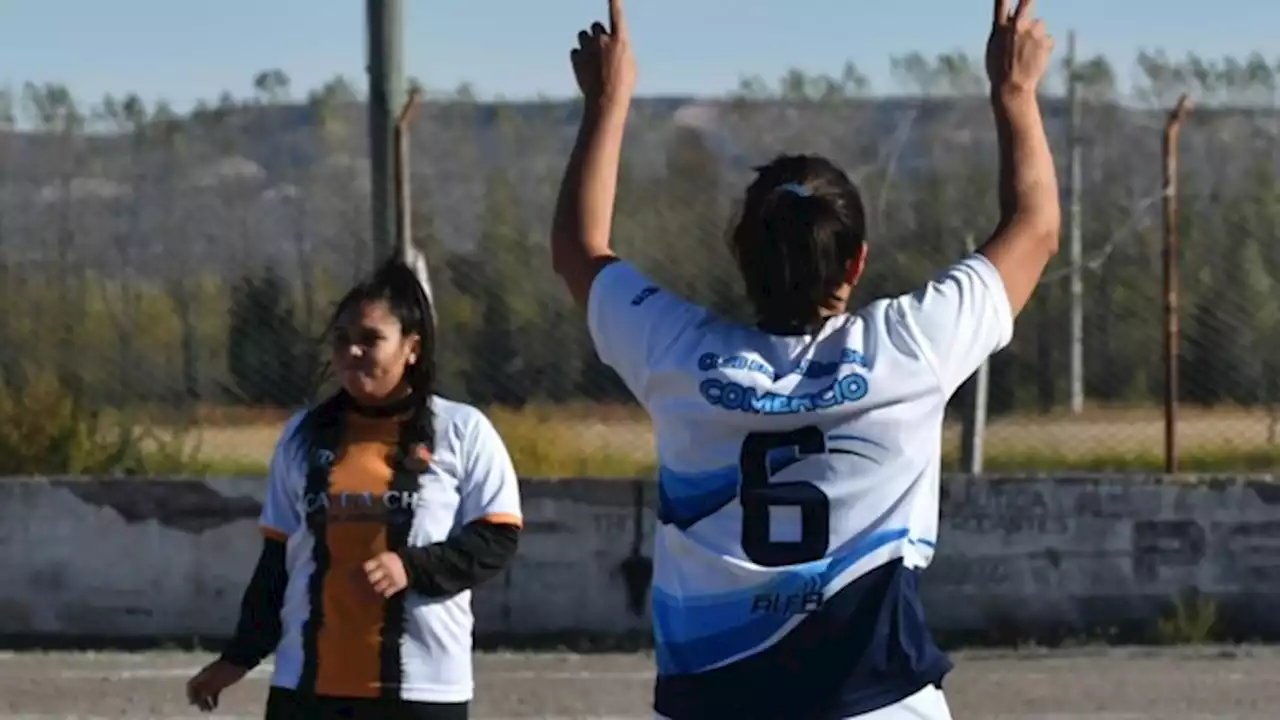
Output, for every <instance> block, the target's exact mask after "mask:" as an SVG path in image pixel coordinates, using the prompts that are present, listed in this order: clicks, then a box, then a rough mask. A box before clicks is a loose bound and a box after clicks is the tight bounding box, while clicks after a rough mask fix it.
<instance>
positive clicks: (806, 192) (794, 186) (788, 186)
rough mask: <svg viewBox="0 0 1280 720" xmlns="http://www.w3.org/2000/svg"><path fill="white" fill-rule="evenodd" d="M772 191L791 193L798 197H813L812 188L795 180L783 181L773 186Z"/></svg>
mask: <svg viewBox="0 0 1280 720" xmlns="http://www.w3.org/2000/svg"><path fill="white" fill-rule="evenodd" d="M773 191H774V192H778V193H791V194H792V195H798V196H799V197H806V198H807V197H813V191H812V190H810V189H809V188H807V187H805V186H804V185H801V184H800V183H797V182H789V183H783V184H781V185H779V186H778V187H776V188H774V190H773Z"/></svg>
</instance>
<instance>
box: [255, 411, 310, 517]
mask: <svg viewBox="0 0 1280 720" xmlns="http://www.w3.org/2000/svg"><path fill="white" fill-rule="evenodd" d="M304 415H305V413H298V414H297V415H294V416H293V418H291V419H290V420H289V422H287V423H285V427H284V430H282V431H281V433H280V439H279V440H277V441H276V447H275V450H274V451H272V453H271V464H270V466H269V467H268V468H267V493H266V497H264V498H263V500H262V513H261V514H260V515H259V517H258V526H259V527H260V528H261V529H262V534H263V535H264V536H266V537H269V538H273V539H276V540H284V539H286V538H288V537H289V536H290V535H293V534H294V533H295V532H297V531H298V529H299V528H301V527H302V508H301V505H302V502H301V501H302V490H303V486H304V484H305V483H306V478H305V477H303V475H304V474H305V473H306V462H305V461H301V460H302V455H303V454H304V453H303V451H302V439H301V438H299V437H298V425H299V424H300V423H301V421H302V418H303V416H304Z"/></svg>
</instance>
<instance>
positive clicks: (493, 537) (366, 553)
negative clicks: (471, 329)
mask: <svg viewBox="0 0 1280 720" xmlns="http://www.w3.org/2000/svg"><path fill="white" fill-rule="evenodd" d="M329 335H330V337H331V339H332V352H333V356H332V364H333V366H334V367H335V368H336V369H337V371H338V374H339V378H340V380H341V384H342V388H341V390H340V391H338V393H337V394H335V395H334V396H333V397H331V398H329V399H328V400H326V401H324V402H322V403H321V404H319V405H318V406H317V407H315V408H312V409H310V410H308V411H304V412H301V413H299V414H298V415H296V416H295V417H294V418H293V419H291V420H290V421H289V423H288V424H287V426H286V427H285V430H284V433H283V435H282V437H281V439H280V441H279V444H278V445H277V446H276V450H275V455H274V457H273V458H272V460H271V467H270V476H269V479H268V481H267V493H266V500H265V502H264V503H263V508H262V516H261V526H262V532H263V535H264V536H265V539H264V543H263V549H262V555H261V557H260V558H259V559H258V565H257V568H256V569H255V571H254V573H253V578H252V580H251V581H250V583H249V587H248V589H247V590H246V591H245V594H244V600H243V603H242V605H241V615H240V621H239V624H238V625H237V627H236V632H235V637H234V639H233V640H232V641H231V643H230V644H229V645H228V647H227V648H226V650H225V651H224V652H223V653H222V655H221V657H219V658H218V659H217V660H215V661H214V662H213V663H211V664H210V665H209V666H208V667H206V668H204V669H203V670H201V671H200V673H199V674H197V675H196V676H195V677H194V678H192V679H191V681H190V682H189V683H188V684H187V694H188V698H189V699H190V700H191V702H192V703H194V704H197V705H199V706H201V707H202V708H203V709H205V710H211V709H212V708H213V707H214V706H216V704H217V700H218V696H219V693H221V692H222V691H223V690H225V689H226V688H227V687H229V686H231V685H232V684H234V683H235V682H237V681H238V680H240V679H241V678H242V677H244V675H245V673H246V672H248V671H249V670H250V669H252V668H253V667H255V666H256V665H258V663H260V662H261V661H262V660H263V659H265V658H266V657H267V655H269V654H271V653H272V652H274V653H275V673H274V675H273V677H272V680H271V691H270V695H269V697H268V700H267V710H266V717H267V718H268V720H283V719H285V718H298V719H299V720H301V719H304V718H305V719H306V720H323V719H324V718H338V717H341V718H371V719H372V718H378V719H379V720H382V719H397V718H404V719H406V720H407V719H409V718H413V719H421V720H454V719H465V718H466V717H467V710H468V706H469V703H470V700H471V697H472V676H471V672H472V669H471V637H472V621H473V618H472V614H471V595H470V589H471V588H473V587H475V586H476V585H477V584H479V583H482V582H484V581H485V580H487V579H488V578H491V577H493V576H494V575H496V574H497V573H498V572H499V571H500V570H501V569H502V568H503V567H504V566H505V564H506V563H507V561H508V560H509V559H510V558H511V556H512V555H513V554H514V553H515V550H516V545H517V541H518V536H519V531H520V527H521V510H520V496H519V489H518V486H517V481H516V474H515V471H514V469H513V468H512V465H511V459H510V457H509V456H508V454H507V450H506V448H505V446H504V445H503V443H502V440H501V438H499V437H498V434H497V432H496V431H495V430H494V428H493V426H492V425H491V424H490V422H489V420H488V419H487V418H486V417H485V416H484V415H483V414H482V413H481V412H480V411H479V410H477V409H475V408H473V407H470V406H468V405H463V404H461V403H457V402H450V401H448V400H445V399H443V398H441V397H438V396H436V395H435V394H434V393H433V385H434V382H435V363H434V352H435V336H434V327H433V323H432V316H431V306H430V301H429V300H428V298H427V296H426V293H425V292H424V291H423V288H422V286H421V284H420V283H419V282H418V279H417V277H416V276H415V275H414V273H413V271H412V270H411V269H410V268H409V266H407V265H405V264H404V263H402V262H400V261H391V262H388V263H387V264H385V265H384V266H383V267H381V268H380V269H379V270H378V271H377V273H376V274H375V275H374V276H373V278H372V279H371V280H369V281H368V282H366V283H363V284H361V285H359V286H357V287H356V288H354V289H352V290H351V291H350V292H349V293H348V294H347V296H346V297H344V298H343V299H342V301H341V302H340V303H339V304H338V307H337V310H336V312H335V314H334V317H333V320H332V321H331V323H330V334H329Z"/></svg>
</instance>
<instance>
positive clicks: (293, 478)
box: [220, 413, 305, 670]
mask: <svg viewBox="0 0 1280 720" xmlns="http://www.w3.org/2000/svg"><path fill="white" fill-rule="evenodd" d="M301 416H302V414H301V413H300V414H299V415H298V416H296V417H295V418H294V419H293V420H292V421H290V422H289V423H288V425H286V427H285V429H284V432H283V433H282V434H281V437H280V440H279V441H278V442H277V443H276V448H275V451H274V452H273V453H272V457H271V464H270V467H269V468H268V473H267V492H266V497H265V498H264V499H263V502H262V512H261V514H260V515H259V518H258V526H259V529H260V530H261V532H262V552H261V553H260V554H259V555H258V563H257V565H256V566H255V567H254V569H253V575H252V577H251V578H250V580H249V585H248V587H247V588H245V591H244V595H243V597H242V598H241V601H240V618H239V620H238V622H237V623H236V631H235V635H234V636H233V637H232V639H231V642H229V643H228V644H227V647H226V648H225V649H224V650H223V652H222V654H221V656H220V659H221V660H223V661H225V662H228V663H230V664H232V665H235V666H236V667H239V668H243V669H245V670H251V669H253V668H254V667H257V666H258V664H259V663H261V662H262V661H263V660H265V659H266V658H267V656H268V655H270V654H271V653H272V652H273V651H275V649H276V645H277V644H279V642H280V635H281V632H282V625H281V619H280V611H281V608H282V607H283V606H284V594H285V586H286V585H287V584H288V580H289V574H288V570H287V567H286V565H285V546H286V543H287V542H288V538H289V536H291V535H293V534H294V533H295V532H298V531H299V530H300V529H301V528H302V522H303V518H302V510H301V506H302V503H301V493H302V489H303V478H302V474H303V473H304V472H305V465H304V463H302V462H300V458H303V457H305V453H303V452H302V451H301V449H300V448H301V447H302V445H301V442H302V438H301V437H299V435H298V432H297V425H298V422H299V421H300V419H301Z"/></svg>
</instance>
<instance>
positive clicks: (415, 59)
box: [0, 0, 1280, 109]
mask: <svg viewBox="0 0 1280 720" xmlns="http://www.w3.org/2000/svg"><path fill="white" fill-rule="evenodd" d="M3 4H4V5H5V8H4V12H3V13H2V14H0V18H2V21H0V83H7V84H9V85H11V86H17V85H19V84H20V83H22V82H23V81H26V80H36V81H50V82H63V83H66V84H67V85H69V86H70V87H71V88H72V89H73V90H74V91H75V92H76V94H77V96H79V97H82V98H85V99H88V98H98V97H101V96H102V95H103V94H104V93H108V92H117V93H118V92H126V91H135V92H138V93H139V94H141V95H142V96H143V97H144V98H145V99H148V100H154V99H156V98H159V97H164V98H167V99H169V100H170V101H171V102H173V103H174V105H175V106H176V107H177V108H179V109H185V108H187V107H189V106H190V104H191V103H192V102H193V101H194V100H196V99H198V98H202V97H203V98H208V97H213V96H216V95H217V94H218V93H219V92H220V91H221V90H223V89H229V90H232V91H233V92H236V93H237V94H242V93H248V92H249V91H250V90H251V79H252V77H253V74H254V73H255V72H256V71H257V70H260V69H264V68H270V67H279V68H281V69H283V70H285V71H286V72H287V73H289V75H290V76H291V77H292V78H293V80H294V83H295V87H297V88H299V89H307V88H310V87H313V86H315V85H318V84H319V83H320V82H322V81H323V80H325V79H327V78H329V77H331V76H333V75H334V74H338V73H343V74H346V75H348V76H349V77H350V78H352V79H353V80H354V81H356V82H358V83H360V84H361V85H363V83H364V75H363V66H364V51H365V49H364V44H365V43H364V3H363V2H359V1H358V0H309V1H308V0H214V1H208V2H198V1H197V0H111V1H108V0H7V1H6V2H4V3H3ZM990 5H991V3H990V1H989V0H913V1H907V2H904V1H901V0H899V1H898V2H882V3H871V2H863V1H860V0H791V1H790V2H787V1H786V0H631V2H630V4H629V6H628V10H629V12H628V16H629V18H630V21H631V27H632V35H633V41H634V43H635V46H636V54H637V59H638V61H639V65H640V83H639V88H638V91H639V92H640V93H642V94H657V93H718V92H722V91H724V90H727V89H730V88H732V87H734V86H736V85H737V80H738V77H739V76H740V75H742V74H752V73H754V74H760V75H763V76H764V77H766V78H767V79H770V80H772V79H774V78H776V77H777V76H779V75H781V74H782V72H783V71H785V70H786V69H787V68H789V67H800V68H802V69H804V70H808V71H811V72H823V71H829V72H838V71H839V69H840V68H841V67H842V66H843V64H844V62H845V61H846V60H853V61H854V62H856V63H857V64H858V65H859V66H860V67H861V68H862V70H863V72H865V73H867V74H868V75H869V76H870V77H871V78H872V81H873V84H874V85H875V86H878V87H885V86H887V85H888V83H889V75H888V66H889V63H888V59H889V57H890V56H891V55H894V54H901V53H905V52H908V51H911V50H920V51H922V52H926V53H936V52H940V51H945V50H949V49H955V48H962V49H965V50H968V51H969V52H971V53H974V54H977V53H979V52H980V51H981V48H982V44H983V40H984V38H985V35H986V31H987V28H988V24H989V22H990V15H991V7H990ZM405 6H406V9H405V13H406V18H405V20H406V22H405V40H406V72H407V73H409V74H412V75H416V76H418V77H420V78H422V79H423V80H424V81H425V82H426V84H427V85H428V86H429V87H431V88H433V89H448V88H452V87H455V86H457V85H458V84H459V83H460V82H462V81H464V80H465V81H470V82H472V83H473V84H474V85H475V87H476V88H477V89H478V91H479V92H480V93H481V94H482V95H492V94H495V93H501V94H504V95H507V96H511V97H521V96H532V95H535V94H537V93H539V92H543V93H546V94H549V95H568V94H570V93H571V92H572V91H573V84H572V82H573V81H572V76H571V74H570V71H569V66H568V58H567V55H568V50H569V47H570V45H571V43H572V42H573V40H574V36H575V34H576V32H577V30H578V29H579V28H581V27H584V26H585V25H587V24H589V23H590V22H591V21H592V20H595V19H597V18H598V17H600V16H602V15H603V14H604V10H605V2H604V0H542V1H541V2H537V1H534V0H462V1H461V2H457V1H455V2H452V3H444V2H435V1H433V0H405ZM728 8H733V9H732V10H726V9H728ZM1039 14H1040V15H1041V16H1042V17H1043V18H1045V20H1046V21H1047V22H1048V23H1049V26H1050V30H1051V32H1053V33H1054V34H1055V35H1056V36H1058V37H1059V38H1060V39H1061V40H1062V44H1061V46H1060V47H1061V48H1062V49H1065V37H1066V33H1067V30H1068V29H1072V28H1074V29H1075V30H1076V31H1077V33H1078V35H1079V43H1080V49H1081V52H1082V53H1084V54H1092V53H1097V52H1101V53H1106V54H1108V55H1110V56H1111V57H1112V58H1113V60H1114V61H1119V62H1118V69H1119V70H1120V71H1121V72H1122V73H1127V72H1128V71H1129V70H1130V68H1131V64H1132V58H1133V56H1134V54H1135V53H1136V51H1137V50H1138V49H1139V48H1157V47H1159V48H1163V49H1165V50H1166V51H1168V52H1169V53H1170V54H1174V55H1181V54H1184V53H1186V52H1188V51H1194V52H1197V53H1200V54H1203V55H1208V56H1221V55H1224V54H1231V53H1237V54H1241V55H1243V54H1246V53H1248V52H1249V51H1252V50H1260V51H1262V52H1264V53H1265V54H1266V55H1268V56H1270V57H1275V56H1280V48H1278V47H1276V32H1275V28H1277V27H1280V3H1276V2H1267V1H1265V0H1239V1H1238V2H1236V3H1235V4H1234V5H1232V6H1230V12H1229V13H1228V12H1223V11H1222V10H1214V9H1213V4H1212V3H1205V2H1195V3H1193V2H1191V0H1137V2H1132V1H1130V2H1125V1H1123V0H1041V1H1040V3H1039ZM1122 77H1123V76H1122Z"/></svg>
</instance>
